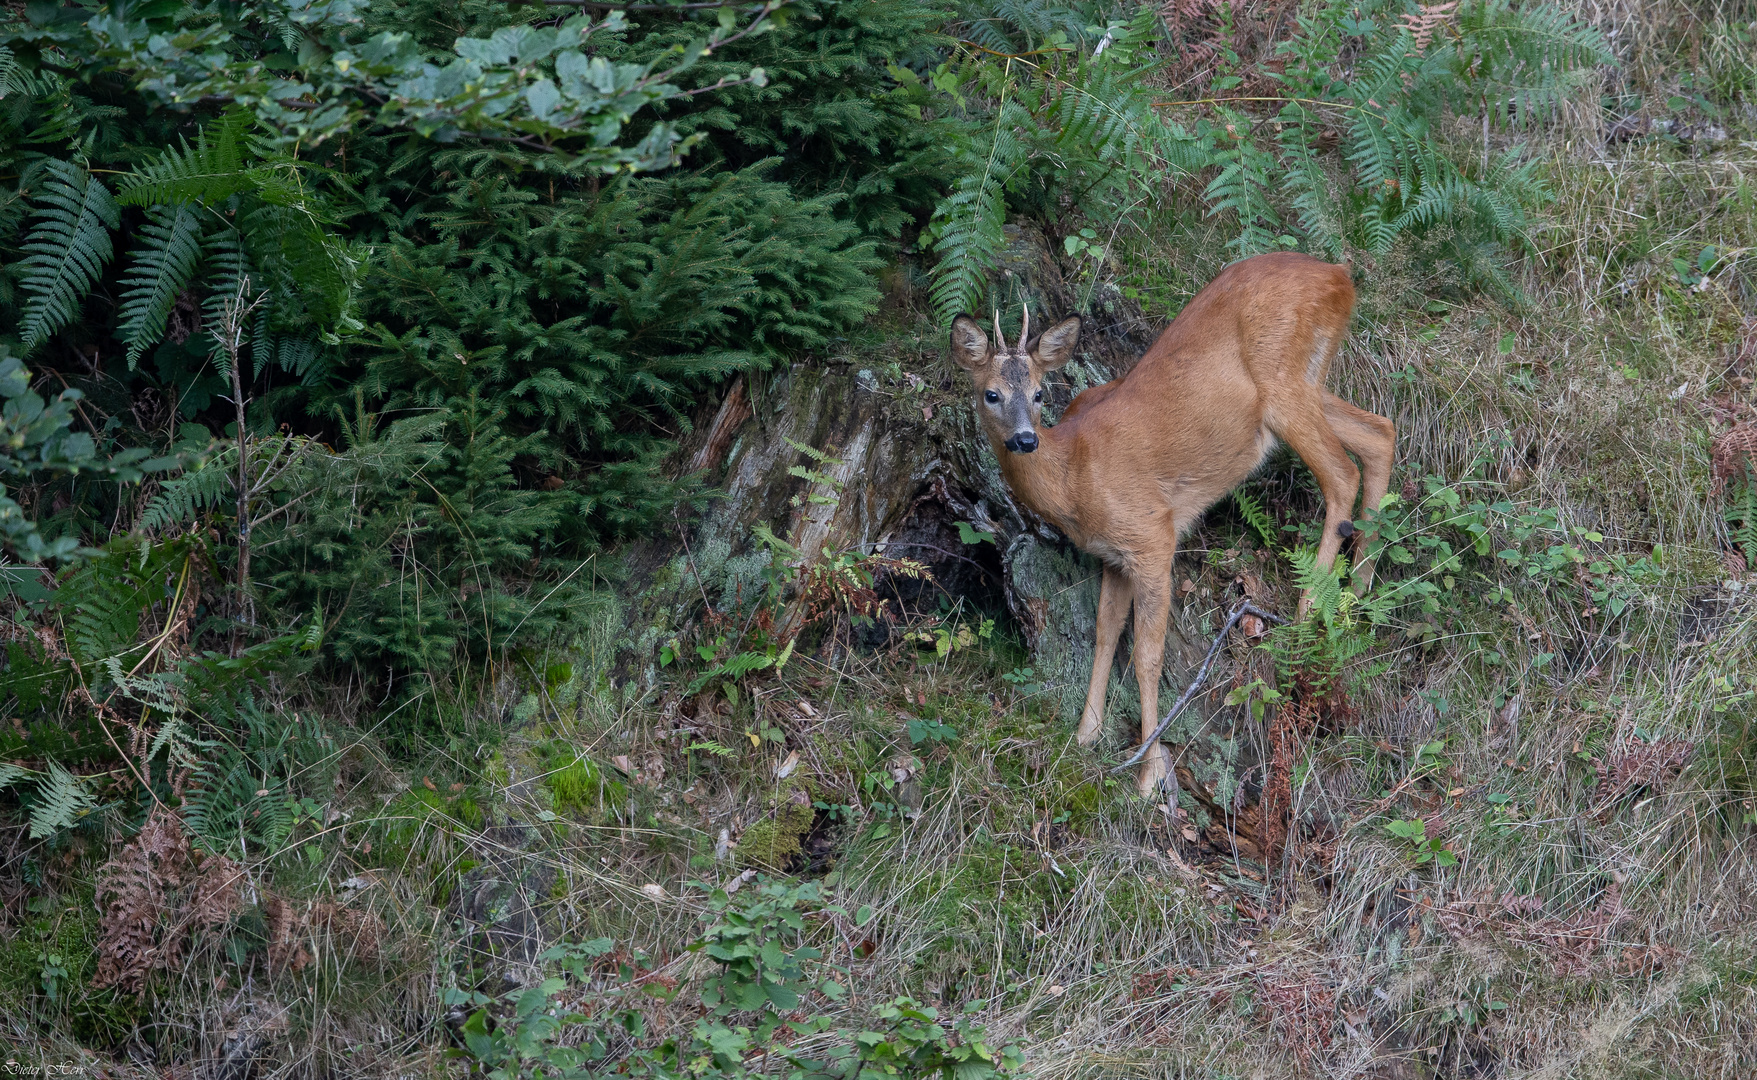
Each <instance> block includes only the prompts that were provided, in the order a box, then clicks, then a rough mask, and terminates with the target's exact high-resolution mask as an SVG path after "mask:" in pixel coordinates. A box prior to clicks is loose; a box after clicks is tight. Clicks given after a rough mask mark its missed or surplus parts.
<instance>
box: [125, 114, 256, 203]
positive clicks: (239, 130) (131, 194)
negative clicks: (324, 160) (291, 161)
mask: <svg viewBox="0 0 1757 1080" xmlns="http://www.w3.org/2000/svg"><path fill="white" fill-rule="evenodd" d="M253 123H255V121H254V119H252V117H251V115H250V114H249V113H248V112H245V111H244V110H242V109H232V110H228V111H227V112H225V113H223V114H222V115H221V116H220V117H219V119H217V120H215V121H214V122H213V123H211V124H209V125H207V126H206V127H204V128H202V129H201V131H200V132H198V133H197V134H196V136H195V145H194V146H190V145H189V142H188V140H186V139H183V140H179V142H180V143H181V146H179V148H178V149H176V150H169V149H167V150H165V151H164V152H163V153H161V154H160V155H159V158H158V160H157V161H153V162H150V163H148V164H146V165H142V166H141V167H140V168H138V169H136V170H135V171H134V172H133V173H131V174H129V175H128V176H125V177H123V178H122V180H121V181H120V182H119V183H118V184H117V189H118V195H117V199H118V201H119V202H121V203H122V205H124V206H149V205H151V204H153V203H181V202H200V203H207V204H208V205H210V206H211V205H214V204H216V203H219V202H223V201H224V200H225V199H226V198H228V197H229V196H232V195H235V194H237V193H238V192H240V191H245V190H248V189H251V188H255V187H259V186H261V184H262V183H263V180H264V178H263V176H262V170H260V169H258V168H257V167H255V166H254V165H250V164H246V161H245V135H246V134H247V133H248V132H249V130H250V127H251V125H252V124H253Z"/></svg>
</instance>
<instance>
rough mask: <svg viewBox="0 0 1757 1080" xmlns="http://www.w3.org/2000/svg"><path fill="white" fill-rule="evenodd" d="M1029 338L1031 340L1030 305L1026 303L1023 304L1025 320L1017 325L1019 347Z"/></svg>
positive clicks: (1022, 346) (1023, 345)
mask: <svg viewBox="0 0 1757 1080" xmlns="http://www.w3.org/2000/svg"><path fill="white" fill-rule="evenodd" d="M1030 340H1031V305H1030V304H1026V305H1025V321H1024V322H1023V323H1021V324H1020V325H1019V347H1020V348H1024V347H1025V343H1026V342H1027V341H1030Z"/></svg>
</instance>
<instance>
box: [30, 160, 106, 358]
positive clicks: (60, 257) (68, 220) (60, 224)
mask: <svg viewBox="0 0 1757 1080" xmlns="http://www.w3.org/2000/svg"><path fill="white" fill-rule="evenodd" d="M43 167H44V169H45V170H46V171H47V173H48V177H47V179H46V181H45V182H44V184H43V189H42V191H41V193H40V194H38V196H37V199H36V201H37V211H36V214H35V217H36V224H35V225H34V226H32V228H31V231H30V235H29V236H28V237H26V238H25V242H24V250H25V251H27V252H29V253H30V254H29V256H28V257H27V258H26V259H25V260H24V281H23V286H24V291H25V292H27V293H29V294H31V299H30V301H29V302H28V303H26V304H25V309H24V320H23V322H22V324H21V325H20V327H19V336H20V337H21V338H22V339H23V344H24V349H25V351H26V352H29V351H30V350H32V349H35V348H36V347H37V346H38V345H41V344H42V343H43V341H44V340H46V339H47V338H48V336H49V335H50V334H53V333H54V332H55V331H57V330H59V329H60V328H61V327H63V326H65V325H67V324H68V323H69V322H71V321H72V320H73V317H74V316H75V315H76V314H78V312H79V303H80V301H81V300H84V299H85V294H86V293H87V292H90V291H91V287H92V284H93V283H94V282H96V281H97V279H98V276H99V275H100V274H102V273H103V270H104V264H105V263H108V262H109V261H110V256H111V254H112V252H113V249H112V247H111V245H110V230H111V229H115V228H119V227H120V226H121V224H122V222H121V212H120V211H119V210H118V209H117V207H116V200H115V199H113V198H111V197H110V190H109V189H108V188H106V187H105V186H104V185H103V183H102V181H99V180H97V179H95V178H93V177H92V175H91V174H90V173H88V172H86V171H85V170H84V169H83V168H81V167H80V166H78V165H74V164H72V163H71V162H66V161H48V162H45V163H44V166H43Z"/></svg>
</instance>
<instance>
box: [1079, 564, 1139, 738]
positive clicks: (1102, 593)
mask: <svg viewBox="0 0 1757 1080" xmlns="http://www.w3.org/2000/svg"><path fill="white" fill-rule="evenodd" d="M1134 594H1135V587H1134V585H1133V584H1132V583H1131V582H1130V581H1129V576H1128V575H1127V574H1125V573H1123V572H1122V571H1121V570H1118V569H1117V568H1116V567H1114V566H1111V565H1110V564H1109V563H1106V564H1104V580H1103V583H1102V584H1100V585H1099V587H1098V637H1097V641H1096V642H1095V643H1094V647H1093V650H1092V681H1091V682H1090V683H1089V684H1088V685H1087V687H1086V708H1085V711H1084V712H1082V713H1081V714H1080V727H1079V729H1078V730H1077V731H1075V732H1074V741H1075V742H1077V743H1079V744H1080V745H1081V746H1091V745H1092V744H1093V743H1095V742H1097V741H1098V736H1099V735H1100V734H1102V733H1103V730H1104V694H1105V691H1106V690H1107V689H1109V687H1110V665H1111V662H1112V661H1114V660H1115V659H1116V643H1117V640H1118V639H1119V638H1121V637H1122V633H1123V620H1125V619H1127V618H1128V615H1129V605H1130V604H1131V603H1133V601H1134Z"/></svg>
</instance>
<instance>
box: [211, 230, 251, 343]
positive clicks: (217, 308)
mask: <svg viewBox="0 0 1757 1080" xmlns="http://www.w3.org/2000/svg"><path fill="white" fill-rule="evenodd" d="M202 255H203V257H204V258H205V259H206V260H207V264H208V268H209V269H208V274H207V279H206V284H207V288H208V290H209V291H208V294H207V297H206V298H205V299H204V300H202V302H201V324H202V326H203V327H204V328H217V327H218V326H219V325H220V322H221V320H222V318H223V317H224V314H225V307H226V305H227V304H228V303H230V302H231V301H232V299H233V298H234V297H236V296H237V295H238V287H239V285H240V284H242V283H243V281H244V279H245V278H247V277H250V276H252V275H251V270H252V269H253V267H252V266H251V263H250V258H249V256H248V255H247V254H246V253H245V250H244V237H243V236H242V235H240V234H239V232H238V230H237V229H236V228H235V227H233V226H232V225H230V224H225V225H221V226H220V227H219V228H217V229H215V230H214V231H212V232H210V233H208V235H207V237H206V239H205V241H204V242H203V243H202Z"/></svg>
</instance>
